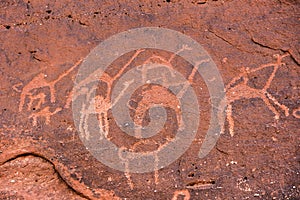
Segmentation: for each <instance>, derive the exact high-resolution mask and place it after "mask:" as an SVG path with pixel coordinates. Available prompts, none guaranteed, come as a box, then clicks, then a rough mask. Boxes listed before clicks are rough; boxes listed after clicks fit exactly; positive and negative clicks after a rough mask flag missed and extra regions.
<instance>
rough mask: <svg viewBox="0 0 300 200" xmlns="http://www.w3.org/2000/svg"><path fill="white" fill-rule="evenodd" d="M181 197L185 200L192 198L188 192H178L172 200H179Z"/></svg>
mask: <svg viewBox="0 0 300 200" xmlns="http://www.w3.org/2000/svg"><path fill="white" fill-rule="evenodd" d="M179 196H184V198H183V199H184V200H189V199H190V198H191V195H190V192H189V191H188V190H177V191H175V192H174V195H173V198H172V200H177V199H178V197H179Z"/></svg>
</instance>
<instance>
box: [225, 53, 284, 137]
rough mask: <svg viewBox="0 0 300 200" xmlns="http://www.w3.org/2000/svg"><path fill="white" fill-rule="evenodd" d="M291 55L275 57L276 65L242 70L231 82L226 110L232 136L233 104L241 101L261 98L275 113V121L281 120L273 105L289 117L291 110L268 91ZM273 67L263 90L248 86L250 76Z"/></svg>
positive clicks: (228, 87)
mask: <svg viewBox="0 0 300 200" xmlns="http://www.w3.org/2000/svg"><path fill="white" fill-rule="evenodd" d="M288 55H289V54H284V55H274V56H275V57H276V59H277V62H276V63H269V64H265V65H262V66H260V67H257V68H255V69H249V68H244V67H243V68H242V72H241V73H240V74H239V75H238V76H237V77H234V78H233V79H232V80H231V82H230V83H229V84H228V85H227V87H226V98H227V109H226V117H227V120H228V124H229V133H230V135H231V136H233V135H234V120H233V117H232V104H233V103H234V102H235V101H237V100H240V99H253V98H260V99H262V100H263V102H264V103H265V104H266V106H267V107H268V108H269V109H270V110H271V111H272V112H273V114H274V118H275V120H278V119H279V116H280V114H279V112H278V111H277V110H276V108H275V107H274V106H273V105H272V104H271V101H272V103H273V104H275V105H276V106H278V107H279V108H281V109H282V110H283V111H284V114H285V116H288V115H289V108H288V107H286V106H285V105H283V104H281V103H279V102H278V101H277V100H276V99H275V98H274V97H273V96H272V95H271V94H270V93H269V92H268V91H267V90H268V89H269V87H270V85H271V82H272V80H273V79H274V78H275V75H276V72H277V70H278V68H279V67H280V66H283V65H284V63H282V59H283V58H284V57H286V56H288ZM268 67H273V71H272V73H271V75H270V77H269V78H268V80H267V82H266V84H265V86H264V87H263V88H262V89H256V88H253V87H250V86H248V81H249V77H248V76H249V74H250V73H253V72H256V71H259V70H262V69H265V68H268Z"/></svg>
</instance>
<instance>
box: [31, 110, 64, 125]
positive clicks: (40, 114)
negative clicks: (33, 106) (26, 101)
mask: <svg viewBox="0 0 300 200" xmlns="http://www.w3.org/2000/svg"><path fill="white" fill-rule="evenodd" d="M59 111H61V108H56V109H55V110H54V111H53V112H51V111H50V107H49V106H47V107H45V108H43V109H42V110H40V111H38V112H34V113H32V114H31V115H30V116H29V119H32V125H33V126H36V125H37V119H38V117H42V118H45V124H47V125H48V124H50V118H51V116H52V115H55V114H56V113H58V112H59Z"/></svg>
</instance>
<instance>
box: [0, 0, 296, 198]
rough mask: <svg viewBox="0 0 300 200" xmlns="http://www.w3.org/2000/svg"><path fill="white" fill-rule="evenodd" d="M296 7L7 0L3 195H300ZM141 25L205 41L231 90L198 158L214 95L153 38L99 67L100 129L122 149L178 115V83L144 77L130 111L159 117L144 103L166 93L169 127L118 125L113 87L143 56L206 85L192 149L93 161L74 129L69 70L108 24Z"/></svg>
mask: <svg viewBox="0 0 300 200" xmlns="http://www.w3.org/2000/svg"><path fill="white" fill-rule="evenodd" d="M299 12H300V4H299V2H298V1H293V0H279V1H263V0H261V1H255V2H254V1H249V2H248V1H238V0H231V1H219V0H213V1H210V0H208V1H194V0H187V1H183V0H165V1H162V0H161V1H119V2H116V1H89V0H87V1H70V0H64V1H46V0H41V1H36V0H32V1H24V0H14V1H9V0H2V1H1V2H0V61H1V62H0V88H1V89H0V113H1V115H0V199H255V198H261V199H298V198H300V185H299V184H300V183H299V178H298V177H299V173H300V171H299V169H300V166H299V136H300V132H299V130H300V100H299V97H300V79H299V77H300V52H299V49H300V41H299V35H300V22H299V14H298V13H299ZM138 27H161V28H168V29H173V30H176V31H178V32H181V33H184V34H185V35H187V36H189V37H191V38H193V39H194V40H195V41H197V42H198V43H199V44H201V45H202V47H203V48H204V49H205V50H206V51H207V52H208V54H209V55H210V56H211V58H212V60H213V61H214V63H215V64H216V66H217V68H218V69H219V72H220V74H221V76H222V78H223V81H224V84H225V92H226V96H227V104H226V105H227V106H226V119H224V120H225V124H224V127H223V129H224V131H223V133H222V134H221V136H220V138H219V140H218V142H217V144H216V145H215V146H214V148H213V150H212V151H211V152H210V153H209V155H207V156H206V157H204V158H201V159H200V158H199V157H198V152H199V149H200V146H201V144H202V142H203V140H204V138H205V134H206V132H207V130H208V129H209V125H210V112H211V105H210V102H211V99H212V98H213V97H211V96H210V94H209V91H208V88H207V86H206V84H205V82H204V80H203V78H202V77H201V76H200V75H199V74H195V75H193V76H190V75H191V74H192V73H193V69H194V68H193V66H192V65H191V64H189V63H188V62H187V61H186V60H184V59H183V58H182V57H180V56H175V55H174V54H172V52H167V51H163V50H157V49H144V50H141V51H139V52H138V54H137V53H134V51H132V52H129V53H127V54H125V55H122V56H120V57H119V58H118V59H116V60H115V61H113V63H112V64H111V65H110V66H109V67H108V68H107V70H106V71H105V73H104V74H103V76H102V77H100V78H99V84H98V88H97V89H95V90H96V94H97V98H96V99H95V101H96V105H97V106H98V107H97V111H99V112H100V113H101V116H100V115H98V120H99V124H100V125H101V128H102V131H103V133H104V134H103V135H102V136H103V137H105V138H108V139H109V140H110V141H111V142H113V143H115V144H116V146H117V147H118V148H120V149H127V150H128V151H131V152H136V153H139V152H151V151H155V150H159V149H160V148H161V146H163V145H164V144H167V143H168V142H170V141H171V140H172V139H173V138H174V137H175V133H176V130H177V129H180V128H181V126H183V124H181V117H180V114H181V111H180V109H181V108H180V105H179V103H178V101H177V100H176V97H178V96H176V95H174V94H173V93H172V92H171V91H170V90H168V89H166V88H163V87H161V86H158V85H155V84H147V85H145V86H143V87H140V88H137V90H136V91H135V92H134V93H133V94H132V95H131V97H130V101H129V102H128V105H127V106H128V110H129V113H130V116H131V118H132V119H133V121H135V122H136V124H138V125H139V126H147V125H149V124H151V120H150V118H151V110H149V108H150V107H151V106H152V105H154V104H155V105H157V104H160V101H159V100H160V99H161V105H162V106H164V107H166V115H167V117H166V123H165V124H164V125H163V129H162V130H161V131H160V132H159V133H158V134H156V135H154V136H152V137H150V138H147V139H140V138H139V137H133V136H130V135H127V134H126V133H124V131H123V130H122V129H121V128H119V126H118V124H117V123H116V122H115V120H114V116H113V113H112V111H111V107H112V104H113V103H111V99H110V95H109V94H111V90H112V88H113V87H114V86H115V85H116V82H118V80H119V79H120V77H122V75H123V74H124V73H126V72H128V71H129V70H130V69H133V68H135V67H137V66H140V65H142V64H146V63H149V62H152V63H160V64H163V65H165V66H169V67H170V68H171V67H172V68H174V69H175V70H176V71H178V72H180V73H181V74H182V75H183V76H184V77H185V78H186V79H188V80H189V81H190V84H191V86H192V87H193V89H194V91H195V94H196V96H197V99H198V103H199V110H200V121H199V128H198V131H197V133H196V137H195V139H194V140H193V142H192V144H191V146H190V147H189V149H188V150H187V151H186V152H185V153H184V154H183V155H181V156H180V157H179V158H178V159H177V160H175V161H174V162H172V163H171V164H170V165H168V166H166V167H164V168H162V169H159V168H158V167H157V168H155V171H153V172H149V173H142V174H141V173H131V172H130V171H129V170H127V171H126V170H125V171H124V172H121V171H118V170H115V169H112V168H110V167H107V166H106V165H104V164H103V163H101V162H99V161H98V160H97V159H96V158H95V157H94V156H93V155H92V154H91V153H90V151H89V149H87V148H86V147H85V146H84V144H83V142H82V141H81V140H80V137H79V135H80V134H79V131H78V130H77V129H76V126H75V125H74V121H73V116H72V108H73V106H74V105H72V97H73V92H72V91H73V88H74V81H75V77H76V74H77V72H78V68H79V67H80V65H81V64H82V63H83V62H85V61H84V60H85V58H86V57H87V55H88V54H89V53H90V52H91V51H92V50H93V49H94V48H95V47H96V46H97V45H98V44H99V43H101V42H102V41H103V40H105V39H107V38H108V37H110V36H112V35H115V34H117V33H119V32H122V31H126V30H129V29H133V28H138ZM165 40H166V41H168V38H166V39H165ZM170 41H171V39H170ZM120 45H121V46H122V45H123V44H120ZM133 58H134V59H133ZM123 70H124V71H123ZM119 72H122V73H119ZM154 72H155V70H154ZM154 72H153V73H154ZM156 72H157V71H156ZM154 75H155V73H154ZM163 75H165V77H172V74H170V73H169V72H165V73H163ZM190 77H192V78H190ZM162 80H164V78H162ZM128 84H130V82H128ZM125 86H126V85H125ZM125 86H124V87H125ZM127 86H128V87H129V85H127ZM127 86H126V87H127ZM81 92H82V94H80V95H79V96H83V95H86V94H87V92H88V91H85V90H84V89H83V90H82V91H81ZM121 92H122V91H121ZM121 92H120V94H121ZM73 98H74V97H73ZM88 111H90V110H88ZM84 119H86V118H84ZM125 125H126V124H125ZM87 126H88V125H87ZM119 156H120V155H119ZM120 157H121V156H120ZM123 161H124V165H125V166H126V162H127V161H128V160H126V159H124V160H123ZM153 162H154V163H155V162H156V160H155V161H153ZM127 165H128V163H127ZM127 167H128V166H127ZM129 167H130V166H129Z"/></svg>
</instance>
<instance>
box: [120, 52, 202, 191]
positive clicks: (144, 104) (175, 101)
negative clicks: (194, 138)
mask: <svg viewBox="0 0 300 200" xmlns="http://www.w3.org/2000/svg"><path fill="white" fill-rule="evenodd" d="M186 49H187V47H185V48H182V49H181V50H179V51H182V50H186ZM175 55H176V54H173V55H172V56H171V57H170V58H169V59H168V60H167V59H165V58H163V57H160V56H157V55H153V56H151V57H150V58H148V59H147V60H146V61H145V62H144V63H143V64H142V65H141V68H140V69H139V70H141V71H142V79H143V80H144V82H146V83H147V82H148V83H149V84H150V82H149V81H148V77H147V73H148V72H149V70H152V69H156V68H157V66H158V65H151V63H153V60H155V62H158V63H159V64H162V65H163V67H165V68H168V70H169V72H170V73H171V76H173V75H172V74H173V72H174V68H175V67H174V66H173V65H172V64H171V61H172V60H173V59H174V57H175ZM204 62H208V60H203V61H200V62H198V63H197V64H196V65H195V66H194V67H193V69H192V70H191V73H190V74H189V76H188V77H187V79H186V80H185V81H183V82H180V81H178V80H177V82H176V81H174V83H172V82H171V81H170V80H168V75H165V76H164V74H163V73H162V77H159V78H160V79H161V81H162V82H163V83H164V84H163V85H164V86H166V87H163V86H159V85H144V86H143V88H142V92H141V97H142V99H141V100H140V101H139V102H138V103H137V107H135V108H134V107H132V106H131V105H130V104H129V102H128V104H127V106H128V107H129V108H131V109H134V110H135V114H134V116H133V121H134V123H135V124H136V125H138V127H139V126H142V122H143V119H144V117H145V114H146V113H147V111H148V110H149V108H151V106H155V105H161V106H164V107H169V108H171V109H172V110H174V111H175V113H176V119H177V124H178V127H179V129H181V128H183V127H184V124H183V121H182V116H181V107H180V101H179V99H180V98H181V97H182V96H183V95H184V94H185V92H186V91H187V89H188V86H190V85H191V84H192V82H193V79H194V77H195V75H196V72H197V70H198V67H199V66H200V65H201V64H202V63H204ZM174 77H175V75H174ZM152 80H153V79H152ZM172 86H181V88H180V90H179V92H178V93H177V94H173V93H172V92H171V91H169V90H168V87H172ZM147 87H149V88H150V89H147ZM161 97H164V98H161ZM138 138H140V137H138ZM166 140H167V142H166V143H164V144H162V145H160V146H159V147H158V148H157V149H156V150H155V151H151V152H143V153H139V155H140V156H141V155H150V154H151V155H152V156H153V158H154V162H153V168H154V182H155V184H158V183H159V173H158V170H159V166H158V163H159V156H158V153H159V152H160V151H161V150H162V149H164V148H165V147H166V146H167V145H168V144H169V143H170V142H172V138H166ZM143 144H144V145H145V144H152V145H157V143H156V142H155V141H154V140H152V139H148V140H140V141H139V142H137V143H135V144H133V146H132V148H130V149H129V151H130V152H134V151H135V150H136V148H137V147H138V146H142V145H143ZM123 150H125V147H123V148H120V149H119V157H120V159H121V160H122V161H123V163H124V165H125V177H126V178H127V180H128V181H127V182H128V185H129V186H130V188H131V189H133V187H134V185H133V182H132V180H131V174H130V166H129V164H130V160H132V159H135V158H136V156H137V155H136V154H133V155H127V156H125V155H123V154H122V153H123ZM126 150H128V149H126Z"/></svg>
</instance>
